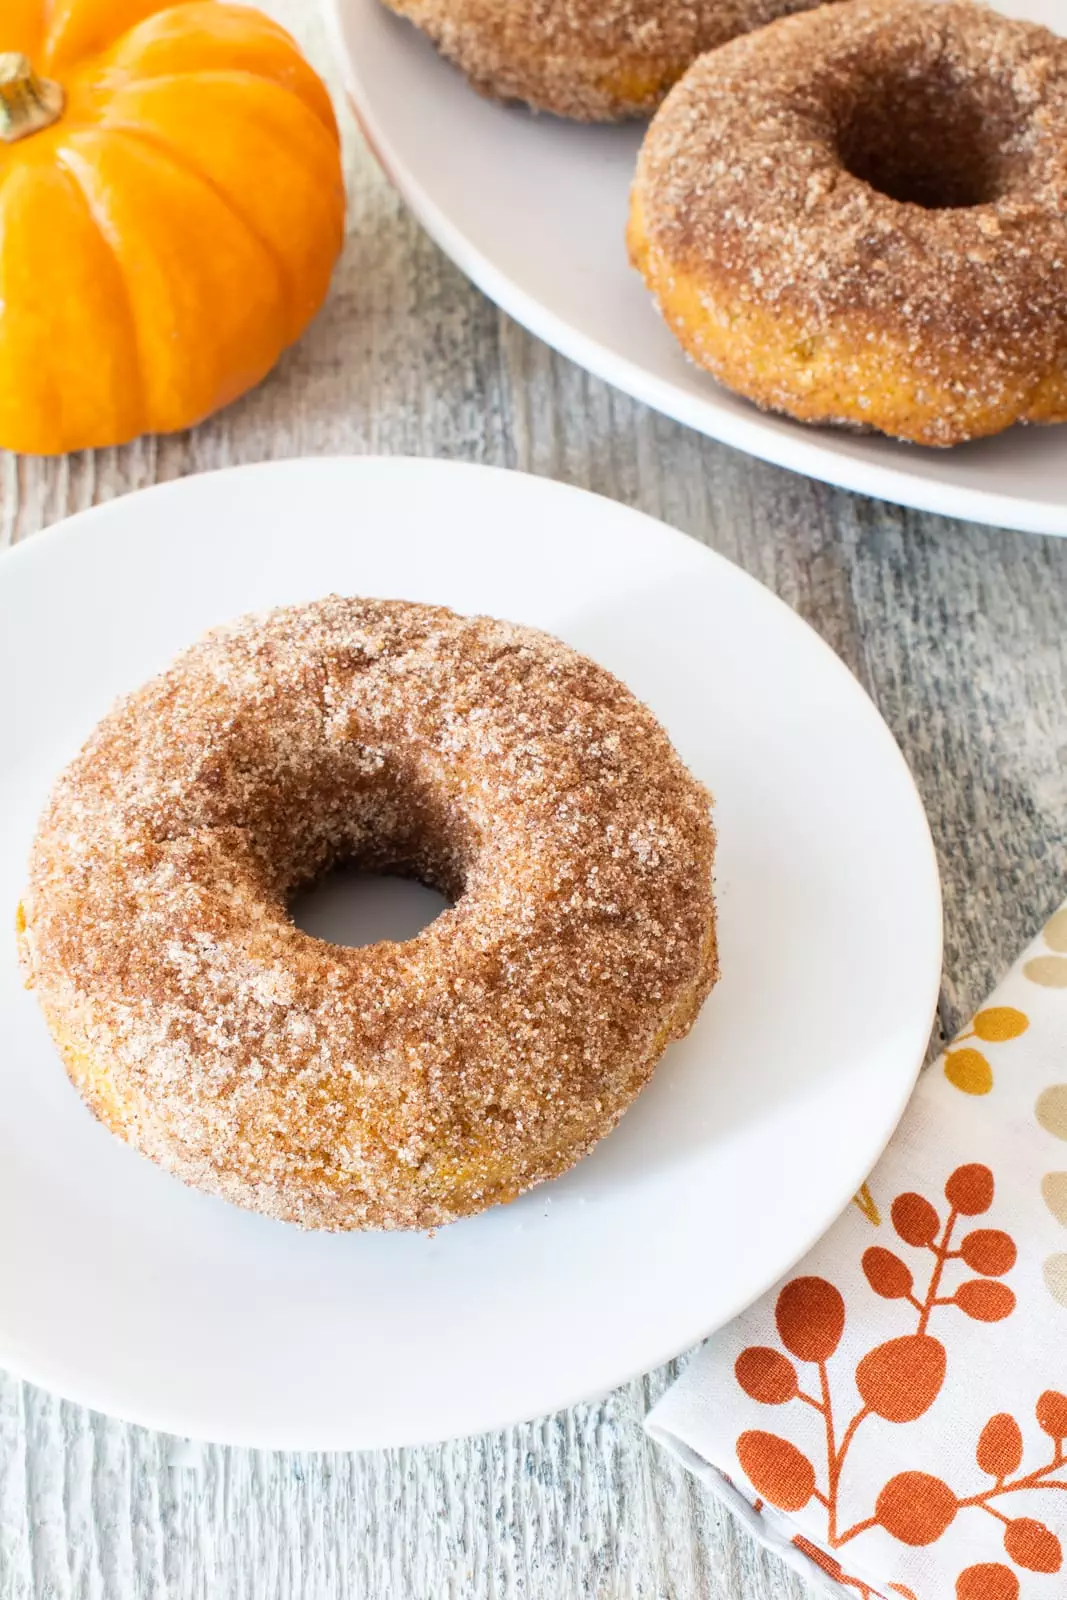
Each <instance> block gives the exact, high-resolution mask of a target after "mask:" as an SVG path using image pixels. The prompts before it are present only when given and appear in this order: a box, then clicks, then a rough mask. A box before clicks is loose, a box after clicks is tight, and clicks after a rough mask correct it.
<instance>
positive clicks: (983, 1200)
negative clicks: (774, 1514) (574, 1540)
mask: <svg viewBox="0 0 1067 1600" xmlns="http://www.w3.org/2000/svg"><path fill="white" fill-rule="evenodd" d="M995 1196H996V1188H995V1183H994V1178H993V1173H992V1172H991V1170H990V1169H989V1167H987V1166H986V1165H984V1164H983V1163H981V1162H971V1163H967V1164H965V1165H962V1166H959V1167H957V1168H956V1169H955V1170H954V1171H953V1172H952V1173H950V1175H949V1177H948V1179H947V1181H946V1183H945V1186H944V1207H943V1208H942V1209H939V1208H938V1207H937V1206H935V1205H934V1204H932V1203H931V1201H930V1200H928V1199H927V1198H926V1197H925V1196H924V1195H920V1194H915V1193H911V1192H909V1193H906V1194H900V1195H897V1197H896V1198H895V1200H894V1201H893V1203H892V1205H891V1207H890V1213H889V1215H890V1220H891V1222H892V1225H893V1228H894V1229H895V1231H896V1234H897V1236H898V1238H899V1239H900V1240H901V1241H902V1242H903V1243H904V1244H905V1245H907V1246H908V1247H909V1248H910V1249H911V1250H915V1251H922V1252H924V1253H925V1257H926V1258H927V1270H925V1271H922V1272H919V1271H918V1270H917V1269H916V1267H914V1266H913V1265H911V1264H909V1262H907V1261H905V1260H904V1259H902V1257H901V1256H899V1255H898V1254H897V1253H896V1252H895V1251H894V1250H890V1249H888V1248H887V1247H886V1246H883V1245H872V1246H871V1247H870V1248H869V1249H867V1250H866V1251H865V1252H864V1254H863V1257H862V1262H861V1265H862V1268H863V1275H864V1277H865V1278H866V1281H867V1284H868V1285H869V1287H870V1288H871V1290H872V1291H873V1292H874V1293H875V1294H876V1295H878V1296H879V1297H880V1298H882V1299H884V1300H898V1301H904V1302H907V1304H908V1305H910V1306H911V1307H912V1308H913V1309H914V1312H915V1328H914V1332H912V1333H908V1334H904V1335H902V1336H900V1337H898V1338H895V1339H888V1340H885V1341H884V1342H883V1343H881V1344H878V1345H875V1346H874V1348H873V1349H871V1350H868V1351H867V1353H866V1354H865V1355H863V1356H862V1357H861V1359H860V1360H859V1361H858V1362H857V1363H856V1366H855V1370H854V1374H853V1376H854V1381H855V1387H856V1389H857V1390H858V1392H859V1398H860V1401H861V1404H860V1407H859V1409H858V1410H856V1411H854V1413H853V1414H852V1416H851V1417H849V1418H848V1420H847V1421H845V1422H844V1423H843V1425H842V1422H841V1420H840V1419H839V1417H838V1416H837V1414H836V1413H835V1409H834V1402H833V1397H832V1385H831V1374H830V1365H831V1363H832V1362H833V1360H834V1357H835V1355H836V1354H837V1351H838V1348H839V1346H840V1344H841V1339H842V1335H843V1334H844V1331H845V1323H846V1314H847V1313H846V1306H845V1301H844V1298H843V1296H842V1295H841V1293H840V1291H839V1290H838V1289H837V1288H836V1287H835V1286H834V1285H833V1284H832V1283H830V1282H828V1280H827V1279H825V1278H822V1277H815V1276H804V1277H798V1278H794V1279H792V1280H791V1281H790V1282H788V1283H786V1284H785V1285H784V1286H783V1288H782V1289H781V1291H780V1292H779V1294H778V1298H777V1302H776V1305H775V1324H776V1327H777V1332H778V1337H779V1340H780V1341H781V1344H782V1346H783V1349H781V1350H778V1349H775V1348H774V1347H773V1346H771V1345H752V1346H749V1347H748V1348H747V1349H745V1350H742V1352H741V1354H740V1355H739V1356H738V1357H737V1360H736V1363H735V1366H734V1376H735V1378H736V1380H737V1382H738V1384H739V1385H740V1387H741V1388H742V1390H743V1391H744V1392H745V1394H746V1395H748V1397H749V1398H750V1399H751V1400H755V1401H757V1402H758V1403H759V1404H761V1405H765V1406H778V1407H788V1406H792V1405H794V1404H801V1405H804V1406H808V1407H811V1408H814V1409H815V1410H816V1411H817V1412H819V1413H820V1415H821V1417H822V1421H823V1424H824V1433H825V1453H824V1459H823V1460H822V1461H820V1462H818V1463H817V1462H816V1461H813V1460H812V1459H811V1457H810V1456H809V1455H806V1454H805V1453H804V1451H803V1450H801V1449H800V1448H799V1447H798V1446H797V1445H796V1444H795V1443H794V1442H793V1441H792V1440H790V1439H788V1438H786V1437H785V1436H784V1434H780V1433H777V1432H769V1431H767V1430H765V1429H762V1428H750V1429H746V1430H745V1431H744V1432H743V1433H741V1434H740V1435H739V1437H738V1439H737V1441H736V1450H737V1459H738V1461H739V1462H740V1464H741V1468H742V1470H743V1472H744V1473H745V1476H746V1477H747V1478H748V1481H749V1483H750V1484H751V1485H752V1487H753V1489H754V1490H755V1492H756V1493H757V1494H758V1495H759V1497H760V1500H761V1502H763V1503H765V1504H767V1505H769V1506H775V1507H777V1508H778V1509H779V1510H780V1511H786V1512H796V1511H800V1510H803V1509H804V1508H805V1507H807V1506H809V1505H810V1504H811V1503H812V1502H816V1503H817V1504H818V1505H819V1506H821V1507H822V1508H823V1512H824V1513H825V1545H826V1547H827V1548H826V1549H823V1548H820V1546H818V1545H815V1544H814V1543H813V1542H812V1541H811V1540H808V1539H806V1538H804V1537H803V1536H801V1535H797V1536H795V1537H794V1539H793V1543H794V1545H795V1546H796V1547H797V1548H798V1549H799V1550H801V1551H803V1553H804V1554H805V1555H807V1556H808V1557H809V1558H810V1559H811V1560H812V1561H814V1562H815V1563H816V1565H818V1566H819V1567H821V1568H822V1570H823V1571H824V1572H826V1573H828V1574H829V1575H830V1576H831V1577H833V1578H835V1579H836V1580H837V1582H839V1583H840V1584H842V1585H843V1586H845V1587H847V1588H850V1589H853V1590H856V1591H857V1592H858V1593H859V1594H860V1595H861V1596H863V1597H864V1600H869V1597H875V1596H878V1595H880V1594H881V1593H882V1591H880V1590H875V1589H874V1588H872V1587H871V1586H870V1584H869V1583H868V1582H867V1581H865V1580H864V1579H862V1578H858V1577H855V1576H853V1575H850V1574H849V1573H848V1572H847V1571H846V1570H845V1568H844V1566H843V1565H842V1563H841V1561H840V1560H839V1559H838V1557H837V1555H836V1552H837V1551H839V1550H841V1549H842V1548H843V1547H844V1546H846V1545H849V1544H850V1543H851V1542H852V1541H853V1540H854V1539H857V1538H859V1537H860V1536H861V1535H862V1534H864V1533H866V1532H868V1531H869V1530H871V1529H875V1528H878V1529H881V1530H883V1531H884V1532H885V1533H887V1534H889V1535H890V1537H891V1538H893V1539H895V1540H896V1541H898V1543H899V1544H901V1545H904V1546H910V1547H912V1548H917V1547H923V1546H927V1545H933V1544H936V1542H937V1541H938V1540H939V1539H940V1538H941V1537H942V1536H943V1535H944V1534H945V1533H946V1531H947V1530H948V1529H949V1528H950V1527H951V1526H952V1525H953V1524H954V1523H955V1522H956V1520H957V1519H958V1518H960V1517H963V1516H969V1515H982V1516H985V1517H988V1518H990V1519H992V1520H993V1521H995V1522H996V1523H997V1524H998V1525H999V1527H1000V1530H1001V1532H1000V1538H1001V1542H1002V1544H1003V1549H1004V1555H1005V1558H1006V1559H1005V1560H1004V1561H1003V1562H1000V1561H995V1562H988V1561H987V1562H978V1563H974V1564H972V1565H970V1566H968V1567H965V1568H964V1569H963V1570H962V1571H961V1572H960V1573H959V1576H958V1578H957V1579H956V1600H1019V1595H1020V1584H1019V1578H1018V1571H1020V1570H1021V1571H1022V1572H1024V1573H1025V1572H1032V1573H1045V1574H1050V1573H1058V1572H1060V1571H1061V1569H1062V1568H1063V1565H1064V1552H1063V1548H1062V1545H1061V1544H1060V1540H1059V1538H1058V1537H1057V1535H1056V1534H1055V1533H1054V1532H1053V1531H1052V1530H1051V1529H1050V1528H1048V1527H1046V1525H1045V1524H1044V1523H1043V1522H1041V1521H1040V1520H1039V1519H1038V1518H1037V1517H1035V1516H1031V1515H1028V1514H1027V1508H1026V1503H1025V1501H1021V1500H1020V1499H1019V1498H1018V1496H1020V1495H1024V1494H1026V1493H1027V1492H1028V1491H1031V1492H1033V1493H1035V1494H1038V1493H1040V1492H1041V1491H1045V1490H1049V1489H1058V1490H1067V1454H1065V1449H1064V1441H1065V1440H1067V1395H1065V1394H1061V1393H1060V1392H1059V1391H1058V1390H1054V1389H1046V1390H1045V1391H1044V1393H1043V1394H1041V1395H1040V1396H1039V1397H1038V1398H1037V1401H1036V1403H1035V1406H1034V1418H1035V1421H1036V1423H1037V1427H1038V1429H1039V1430H1040V1431H1041V1433H1042V1434H1043V1435H1044V1436H1045V1437H1046V1438H1047V1440H1048V1441H1049V1450H1048V1459H1047V1460H1043V1461H1041V1462H1040V1463H1039V1464H1038V1465H1036V1466H1031V1467H1029V1468H1027V1467H1026V1466H1025V1464H1024V1456H1025V1443H1024V1438H1023V1430H1022V1428H1021V1427H1020V1425H1019V1423H1018V1421H1017V1420H1016V1418H1015V1417H1013V1416H1012V1415H1011V1414H1010V1413H1009V1412H1006V1411H1001V1412H997V1413H995V1414H994V1415H993V1416H991V1417H990V1418H989V1420H988V1421H987V1422H986V1424H985V1426H984V1427H983V1428H982V1430H981V1433H980V1435H979V1437H978V1438H977V1439H976V1441H975V1445H974V1459H975V1464H976V1466H977V1468H978V1470H979V1473H981V1474H983V1475H984V1476H985V1478H987V1479H988V1480H990V1481H989V1482H988V1483H986V1484H985V1485H984V1486H983V1487H981V1488H979V1489H977V1490H975V1491H973V1492H966V1490H961V1489H958V1488H956V1487H953V1485H951V1484H949V1483H946V1482H945V1480H944V1479H943V1478H941V1477H939V1476H937V1475H935V1474H934V1473H931V1472H927V1471H924V1470H923V1469H922V1466H921V1464H919V1463H917V1464H916V1465H915V1467H914V1468H912V1469H909V1470H907V1471H904V1472H897V1473H895V1474H894V1475H893V1476H892V1477H890V1478H888V1479H887V1481H886V1482H885V1483H884V1484H883V1485H882V1488H881V1489H880V1490H879V1491H878V1493H877V1495H876V1497H875V1500H874V1505H873V1507H871V1508H870V1510H869V1511H868V1513H867V1514H866V1515H865V1516H861V1517H859V1518H858V1519H857V1520H854V1521H852V1522H849V1520H848V1518H847V1517H846V1516H845V1515H844V1504H845V1500H846V1498H847V1497H846V1495H845V1493H844V1477H845V1469H846V1465H847V1461H848V1455H849V1451H850V1449H851V1448H852V1446H853V1444H854V1442H855V1439H856V1436H857V1434H858V1432H859V1430H860V1429H861V1428H862V1427H863V1425H864V1424H865V1422H866V1421H867V1420H868V1418H870V1417H878V1418H881V1419H882V1421H884V1422H889V1423H895V1424H900V1425H903V1424H907V1423H909V1422H914V1421H916V1420H917V1419H918V1418H919V1417H921V1416H923V1415H924V1414H925V1413H926V1412H927V1411H929V1409H930V1407H931V1406H932V1405H933V1404H934V1402H935V1401H936V1400H937V1397H938V1395H939V1394H940V1393H941V1389H942V1386H943V1384H944V1382H945V1375H946V1371H947V1366H948V1351H947V1348H946V1344H945V1343H944V1342H943V1341H942V1339H941V1338H940V1337H939V1336H938V1334H940V1332H941V1331H942V1328H941V1323H942V1321H943V1319H944V1318H945V1317H946V1316H947V1315H948V1314H949V1313H950V1311H956V1312H958V1313H962V1314H963V1316H964V1317H965V1318H967V1319H968V1320H969V1321H970V1322H971V1323H979V1324H980V1323H994V1322H1000V1321H1003V1320H1004V1319H1005V1318H1006V1317H1010V1316H1011V1314H1012V1312H1013V1311H1014V1310H1015V1293H1014V1291H1013V1290H1012V1289H1011V1287H1010V1286H1009V1285H1008V1284H1006V1283H1005V1282H1004V1281H1003V1279H1004V1277H1005V1276H1006V1275H1007V1274H1008V1273H1010V1272H1011V1270H1012V1268H1013V1267H1014V1266H1015V1264H1016V1259H1017V1250H1016V1246H1015V1241H1014V1240H1013V1239H1012V1237H1011V1235H1010V1234H1008V1233H1005V1232H1004V1231H1003V1229H1001V1228H995V1227H985V1226H978V1227H971V1228H967V1221H968V1219H971V1218H978V1217H984V1216H985V1215H986V1213H987V1212H989V1211H990V1210H991V1209H992V1207H993V1204H994V1200H995ZM965 1228H966V1229H967V1231H966V1232H965V1231H964V1229H965ZM961 1268H962V1271H963V1273H972V1274H975V1276H961ZM920 1278H921V1279H922V1282H921V1284H920V1283H919V1281H918V1279H920ZM935 1318H936V1319H937V1332H936V1333H935V1332H932V1331H931V1323H932V1322H934V1319H935ZM945 1331H946V1332H947V1331H948V1329H947V1328H946V1329H945ZM804 1368H813V1369H814V1371H813V1372H811V1373H810V1374H809V1373H807V1372H805V1371H803V1370H802V1369H804ZM821 1515H822V1513H820V1516H821ZM831 1552H833V1553H831ZM889 1592H891V1593H892V1594H898V1595H901V1596H904V1597H907V1596H909V1595H910V1594H911V1591H910V1590H908V1589H907V1588H905V1587H904V1586H903V1585H890V1586H889Z"/></svg>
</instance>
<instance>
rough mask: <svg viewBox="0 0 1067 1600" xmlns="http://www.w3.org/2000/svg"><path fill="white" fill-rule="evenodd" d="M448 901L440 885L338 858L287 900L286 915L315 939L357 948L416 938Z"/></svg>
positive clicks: (433, 920) (436, 916) (446, 908)
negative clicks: (341, 860) (331, 866)
mask: <svg viewBox="0 0 1067 1600" xmlns="http://www.w3.org/2000/svg"><path fill="white" fill-rule="evenodd" d="M452 904H453V901H452V900H451V899H450V898H449V897H448V896H447V895H445V894H442V893H441V891H440V889H438V888H435V887H434V886H432V885H431V884H428V883H423V882H421V881H420V880H419V879H418V878H414V877H400V876H399V875H397V874H395V873H385V872H366V871H363V870H361V869H360V867H359V866H358V865H355V864H353V863H352V862H342V863H341V864H340V865H338V866H335V867H333V868H331V869H330V870H329V871H328V872H325V873H323V874H322V875H321V876H320V877H318V878H316V879H315V880H314V881H313V882H312V883H310V884H306V885H305V886H303V887H302V888H301V889H299V890H298V891H297V893H296V894H295V895H294V896H293V898H292V899H291V900H290V903H289V915H290V917H291V918H292V920H293V921H294V922H295V923H296V926H297V927H298V928H299V929H300V930H301V931H302V932H303V933H306V934H309V935H310V937H311V938H313V939H322V940H324V941H325V942H326V943H327V944H335V945H345V946H347V947H349V948H350V949H359V948H361V947H362V946H364V945H369V944H379V943H381V942H383V941H385V940H388V941H390V942H392V943H394V944H403V943H405V942H406V941H407V940H409V939H414V938H416V937H417V936H418V935H419V934H420V933H421V932H422V931H423V929H424V928H428V927H429V926H430V923H431V922H435V921H436V920H437V918H438V917H439V916H440V915H441V913H442V912H443V911H447V910H448V909H449V908H450V907H451V905H452Z"/></svg>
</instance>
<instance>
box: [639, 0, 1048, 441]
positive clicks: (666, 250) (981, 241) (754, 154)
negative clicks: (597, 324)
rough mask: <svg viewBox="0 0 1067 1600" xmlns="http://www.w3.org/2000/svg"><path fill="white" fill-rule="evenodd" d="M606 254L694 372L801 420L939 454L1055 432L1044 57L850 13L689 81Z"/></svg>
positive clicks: (956, 13) (888, 3)
mask: <svg viewBox="0 0 1067 1600" xmlns="http://www.w3.org/2000/svg"><path fill="white" fill-rule="evenodd" d="M629 245H630V252H631V256H632V259H633V260H634V262H635V264H636V265H637V266H638V267H639V269H640V270H641V272H642V273H643V275H644V278H645V281H646V283H647V284H648V286H649V288H650V289H651V290H652V293H653V295H654V296H655V298H656V300H657V302H658V303H659V306H660V309H661V311H662V312H663V315H664V317H665V318H666V320H667V322H668V324H669V325H670V327H671V328H672V329H673V330H674V332H675V334H676V335H677V337H678V338H679V340H680V341H681V343H682V344H683V345H684V347H685V349H686V351H687V352H688V353H689V355H690V356H691V357H692V358H693V360H694V361H696V362H697V363H698V365H700V366H702V367H706V368H708V370H709V371H711V372H713V373H714V374H715V376H716V377H717V378H718V379H720V381H721V382H722V383H724V384H726V385H727V386H728V387H729V388H731V389H735V390H737V392H738V393H740V394H743V395H746V396H747V397H748V398H749V399H751V400H754V401H755V402H756V403H757V404H758V405H760V406H764V407H766V408H768V409H771V410H774V411H784V412H787V413H788V414H789V415H791V416H794V417H798V418H800V419H801V420H803V421H805V422H833V423H845V424H848V425H851V426H859V427H862V428H867V429H878V430H880V431H882V432H884V433H887V434H892V435H895V436H896V437H898V438H901V439H908V440H913V441H915V442H917V443H920V444H928V445H951V444H956V443H958V442H960V441H961V440H965V439H973V438H977V437H979V436H981V435H983V434H991V433H997V432H999V431H1000V430H1001V429H1002V428H1006V427H1008V426H1009V425H1010V424H1011V423H1013V422H1016V421H1024V422H1059V421H1062V420H1064V419H1065V418H1067V41H1065V40H1063V39H1060V38H1057V37H1056V36H1055V35H1054V34H1052V33H1049V32H1048V31H1047V30H1046V29H1044V28H1040V27H1036V26H1034V25H1032V24H1030V23H1024V22H1015V21H1010V20H1008V19H1007V18H1006V17H1003V16H999V15H998V14H997V13H996V12H994V11H989V10H987V9H985V7H984V6H979V5H974V4H970V3H968V0H947V3H938V0H851V3H849V4H846V5H840V6H833V7H830V8H823V9H822V10H819V11H812V12H809V13H808V14H807V15H805V16H799V17H792V18H788V19H786V20H784V21H781V22H776V23H774V24H772V25H771V26H770V27H769V28H765V29H764V30H763V31H762V32H760V33H757V34H753V35H749V36H748V37H746V38H742V39H736V40H734V41H733V43H731V44H728V45H726V46H724V48H723V49H722V50H718V51H716V52H715V53H714V54H713V55H709V56H705V57H703V58H702V59H701V60H700V61H698V62H697V63H696V64H695V65H694V66H693V67H692V68H691V69H690V70H689V72H688V73H687V74H686V76H685V77H684V78H683V79H682V81H681V82H680V83H679V84H678V85H677V86H676V88H675V89H674V90H673V91H672V93H671V95H670V96H669V98H668V99H667V101H666V103H665V104H664V106H663V108H662V110H661V111H660V112H659V114H658V115H657V117H656V118H655V120H654V121H653V123H652V125H651V127H650V129H649V132H648V135H647V138H646V140H645V143H644V146H643V148H642V151H641V155H640V160H639V164H638V169H637V177H636V181H635V183H634V187H633V194H632V201H631V213H630V225H629Z"/></svg>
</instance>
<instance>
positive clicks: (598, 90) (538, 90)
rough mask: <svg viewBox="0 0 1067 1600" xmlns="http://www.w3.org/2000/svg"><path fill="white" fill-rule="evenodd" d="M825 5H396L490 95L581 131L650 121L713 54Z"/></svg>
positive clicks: (651, 0)
mask: <svg viewBox="0 0 1067 1600" xmlns="http://www.w3.org/2000/svg"><path fill="white" fill-rule="evenodd" d="M817 3H818V0H386V4H388V5H389V6H390V8H391V9H392V10H393V11H396V12H398V13H399V14H400V15H401V16H404V17H407V18H409V19H410V21H412V22H414V23H415V24H416V26H417V27H419V28H421V29H422V30H423V31H424V32H425V33H427V34H429V36H430V38H431V39H432V40H433V41H434V43H435V44H436V45H437V47H438V49H439V50H440V51H441V52H442V54H443V55H445V56H447V57H448V58H449V60H450V61H454V62H455V63H456V65H457V66H458V67H460V68H461V69H462V70H463V71H464V72H465V73H466V74H467V76H468V77H469V78H470V80H471V82H472V83H473V84H474V87H475V88H476V89H478V90H480V92H481V93H482V94H486V95H489V96H491V97H492V98H494V99H497V100H520V101H524V102H525V103H526V104H527V105H529V106H532V107H533V108H534V109H535V110H537V111H551V112H555V114H556V115H557V116H560V117H572V118H574V119H576V120H577V121H581V122H610V121H614V120H615V119H616V118H621V117H634V116H647V115H648V114H649V112H651V111H654V110H655V108H656V107H657V106H658V105H659V103H660V101H661V100H662V99H663V96H664V95H665V94H666V92H667V90H668V89H669V88H670V87H671V84H672V83H674V82H676V81H677V79H678V78H680V77H681V75H682V73H683V72H684V71H685V69H686V68H687V67H688V66H689V64H690V62H692V61H695V60H696V58H697V56H699V55H701V54H702V53H703V52H704V51H705V50H713V49H715V47H716V46H717V45H720V44H724V43H725V42H726V40H727V39H732V38H733V37H734V36H735V34H738V33H743V32H745V31H746V30H747V29H749V28H761V27H763V25H764V24H765V23H767V22H771V21H773V20H774V18H775V17H782V16H786V15H788V14H789V13H790V12H794V11H802V10H806V9H807V8H808V7H809V6H811V5H814V4H817Z"/></svg>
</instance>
